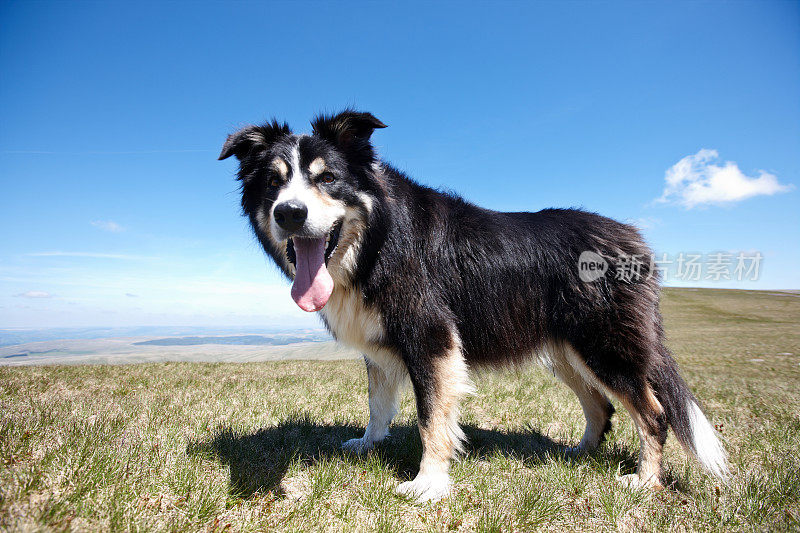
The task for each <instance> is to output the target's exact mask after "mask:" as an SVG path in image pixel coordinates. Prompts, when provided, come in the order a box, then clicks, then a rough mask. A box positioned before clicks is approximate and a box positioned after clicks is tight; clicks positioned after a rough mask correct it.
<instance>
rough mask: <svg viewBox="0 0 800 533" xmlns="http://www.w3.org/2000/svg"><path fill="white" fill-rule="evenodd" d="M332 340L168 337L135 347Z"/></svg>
mask: <svg viewBox="0 0 800 533" xmlns="http://www.w3.org/2000/svg"><path fill="white" fill-rule="evenodd" d="M329 340H331V336H330V335H328V334H327V333H319V334H313V333H312V334H308V335H272V336H269V337H268V336H266V335H231V336H228V337H166V338H163V339H153V340H149V341H141V342H134V343H133V344H134V345H135V346H200V345H202V344H228V345H236V346H286V345H287V344H296V343H298V342H323V341H329Z"/></svg>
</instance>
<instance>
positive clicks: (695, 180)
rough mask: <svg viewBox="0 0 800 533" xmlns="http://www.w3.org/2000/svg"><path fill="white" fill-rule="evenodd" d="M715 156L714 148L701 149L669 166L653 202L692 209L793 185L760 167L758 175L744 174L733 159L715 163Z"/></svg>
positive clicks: (738, 200)
mask: <svg viewBox="0 0 800 533" xmlns="http://www.w3.org/2000/svg"><path fill="white" fill-rule="evenodd" d="M718 159H719V154H718V153H717V151H716V150H708V149H705V148H704V149H702V150H700V151H699V152H697V153H696V154H694V155H687V156H686V157H684V158H683V159H681V160H680V161H678V162H677V163H675V164H674V165H672V167H670V168H669V169H668V170H667V172H666V173H665V175H664V180H665V181H666V184H665V187H664V193H663V194H662V195H661V197H660V198H658V199H657V200H656V201H657V202H661V203H674V204H678V205H682V206H683V207H685V208H687V209H691V208H693V207H697V206H702V205H710V204H732V203H735V202H740V201H742V200H746V199H747V198H752V197H753V196H761V195H766V196H771V195H773V194H778V193H782V192H786V191H789V190H791V189H792V188H793V187H794V186H793V185H783V184H780V183H778V178H777V177H776V176H775V175H773V174H770V173H768V172H765V171H763V170H762V171H759V175H758V177H750V176H747V175H745V174H744V173H743V172H742V171H741V170H739V166H738V165H737V164H736V163H735V162H733V161H726V162H725V164H724V165H721V166H720V165H717V164H715V162H716V161H717V160H718Z"/></svg>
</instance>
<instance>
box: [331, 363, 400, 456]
mask: <svg viewBox="0 0 800 533" xmlns="http://www.w3.org/2000/svg"><path fill="white" fill-rule="evenodd" d="M364 362H365V363H366V365H367V379H368V381H369V423H368V424H367V429H366V431H364V436H363V437H361V438H360V439H350V440H348V441H346V442H344V443H342V448H344V449H346V450H351V451H354V452H357V453H361V452H365V451H367V450H369V449H370V448H372V447H373V446H374V445H375V443H377V442H380V441H382V440H383V439H384V438H386V436H387V435H388V434H389V424H391V423H392V419H393V418H394V416H395V415H396V414H397V410H398V405H399V403H400V387H401V385H402V382H403V381H404V379H405V376H404V375H401V374H402V372H400V369H399V368H398V369H386V370H385V369H383V368H381V367H380V366H379V365H378V364H377V363H375V362H373V361H371V360H370V359H369V357H368V356H364Z"/></svg>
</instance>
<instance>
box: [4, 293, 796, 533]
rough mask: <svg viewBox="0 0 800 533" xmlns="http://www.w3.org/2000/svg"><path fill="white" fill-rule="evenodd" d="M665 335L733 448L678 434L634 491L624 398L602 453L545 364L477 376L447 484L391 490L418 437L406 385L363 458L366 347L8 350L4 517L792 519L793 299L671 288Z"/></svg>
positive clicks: (476, 523)
mask: <svg viewBox="0 0 800 533" xmlns="http://www.w3.org/2000/svg"><path fill="white" fill-rule="evenodd" d="M663 310H664V313H665V316H666V325H667V332H668V336H669V345H670V347H671V348H672V350H673V351H674V353H675V355H676V358H677V359H678V361H679V363H680V365H681V368H682V370H683V374H684V376H685V378H686V379H687V381H688V382H689V384H690V385H691V387H692V388H693V390H694V392H695V394H696V395H697V397H698V398H699V399H700V400H701V403H702V404H703V406H704V408H705V409H706V411H707V413H708V414H709V418H710V420H711V421H712V423H713V424H715V425H717V426H718V427H719V428H720V430H721V433H722V436H723V438H724V440H725V443H726V447H727V448H728V450H729V451H730V455H731V461H732V467H733V477H732V479H731V480H730V482H729V483H728V484H727V485H722V484H720V483H718V482H716V481H715V480H714V479H712V478H710V477H708V476H706V475H705V474H704V473H703V471H702V470H701V468H700V467H699V466H698V465H697V464H696V463H695V462H693V461H692V460H691V459H689V458H687V457H686V456H685V455H684V454H683V451H682V450H681V449H680V447H679V446H678V444H677V442H676V441H675V439H674V437H672V436H670V438H669V440H668V444H667V449H666V454H665V461H666V467H667V476H666V482H667V483H668V485H669V486H668V488H667V489H665V490H662V491H658V492H650V491H631V490H628V489H625V488H622V487H621V486H619V485H618V484H617V483H616V481H615V476H616V474H617V473H618V471H619V472H621V473H629V472H632V471H633V470H634V468H635V465H636V454H637V452H638V440H637V437H636V433H635V430H634V428H633V426H632V424H631V421H630V418H629V417H628V416H627V414H626V413H624V412H623V410H622V409H621V408H619V407H620V406H617V407H618V413H617V415H615V418H614V430H613V432H612V433H611V434H610V436H609V438H608V440H607V441H606V443H605V444H604V446H603V447H602V448H601V449H600V450H599V451H598V452H597V453H596V454H594V455H592V456H589V457H585V458H578V459H569V458H568V457H566V456H565V455H564V453H563V451H564V449H565V446H569V445H574V444H576V443H577V442H578V440H579V439H580V437H581V434H582V430H583V416H582V414H581V410H580V406H579V404H578V402H577V400H576V398H575V397H574V395H572V393H571V392H570V391H569V390H568V389H567V388H566V387H565V386H563V385H561V384H560V383H558V382H557V381H556V380H555V379H554V378H553V377H552V375H549V374H547V373H546V372H544V371H543V370H542V369H540V368H537V367H533V366H532V367H530V368H529V369H526V370H525V371H522V372H519V373H505V374H481V375H479V376H477V379H476V380H475V381H476V383H477V385H478V393H477V394H476V395H475V396H473V397H470V398H469V399H467V401H466V402H465V405H464V410H463V411H464V412H463V416H462V422H463V424H464V426H465V430H466V434H467V436H468V438H469V444H468V447H467V454H466V456H465V457H463V459H462V460H461V461H460V462H458V463H456V464H454V466H453V470H452V475H453V481H454V487H453V493H452V495H451V497H450V498H449V499H447V500H445V501H442V502H439V503H434V504H426V505H418V504H415V503H413V502H411V501H408V500H405V499H403V498H401V497H399V496H397V495H395V493H394V487H395V485H397V483H398V482H399V481H402V480H407V479H410V478H411V477H413V475H414V474H415V473H416V468H417V465H418V461H419V458H420V454H421V445H420V442H419V435H418V432H417V429H416V426H415V425H414V424H415V416H414V412H413V405H412V400H411V393H410V391H408V392H407V393H406V395H405V396H404V401H403V409H402V411H401V413H400V415H399V416H398V418H397V421H396V424H395V426H394V429H393V431H392V436H391V437H390V438H389V439H388V440H387V441H386V442H385V444H383V445H381V446H380V447H379V448H378V449H377V450H376V451H375V452H373V453H371V454H370V455H368V456H366V457H354V456H348V455H345V454H343V453H342V452H340V450H339V444H340V443H341V442H342V441H343V440H346V439H348V438H352V437H356V436H360V435H361V432H362V431H363V427H364V425H365V424H366V422H367V417H368V410H367V391H366V373H365V370H364V368H363V364H361V363H360V362H358V361H327V362H322V361H295V362H293V361H286V362H276V363H243V364H233V363H225V364H210V363H166V364H143V365H128V366H51V367H19V368H8V367H5V368H0V529H3V530H37V529H41V530H101V529H102V530H106V529H111V530H206V531H239V530H248V531H256V530H260V531H316V530H325V531H350V530H355V531H408V530H425V531H527V530H534V529H546V530H581V531H592V530H642V529H644V530H657V531H661V530H678V531H684V530H718V531H730V530H759V531H761V530H798V529H800V458H798V446H800V392H799V391H800V297H799V296H798V295H790V294H785V293H766V292H743V291H710V290H690V289H682V290H678V289H673V290H668V291H667V292H666V295H665V297H664V300H663Z"/></svg>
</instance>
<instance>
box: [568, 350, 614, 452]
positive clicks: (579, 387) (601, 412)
mask: <svg viewBox="0 0 800 533" xmlns="http://www.w3.org/2000/svg"><path fill="white" fill-rule="evenodd" d="M553 372H554V373H555V375H556V376H557V377H558V379H560V380H561V381H563V382H564V383H565V384H566V385H567V386H568V387H569V388H570V389H572V392H574V393H575V395H576V396H577V397H578V401H580V403H581V409H583V415H584V416H585V417H586V429H585V430H584V432H583V438H581V442H580V444H578V446H576V447H574V448H572V449H571V451H572V452H575V453H579V454H581V453H587V452H590V451H592V450H594V449H595V448H597V447H598V446H599V445H600V443H602V442H603V437H604V436H605V434H606V433H608V432H609V431H611V415H613V414H614V406H613V405H611V402H610V401H608V398H607V397H606V396H605V394H603V393H602V392H600V391H599V390H597V388H596V387H595V386H594V385H592V383H591V382H589V381H587V380H586V379H584V377H583V376H581V374H580V373H579V372H578V371H577V370H575V369H574V368H573V367H572V366H571V365H570V364H569V363H567V362H566V361H564V360H563V359H561V360H556V361H553Z"/></svg>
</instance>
